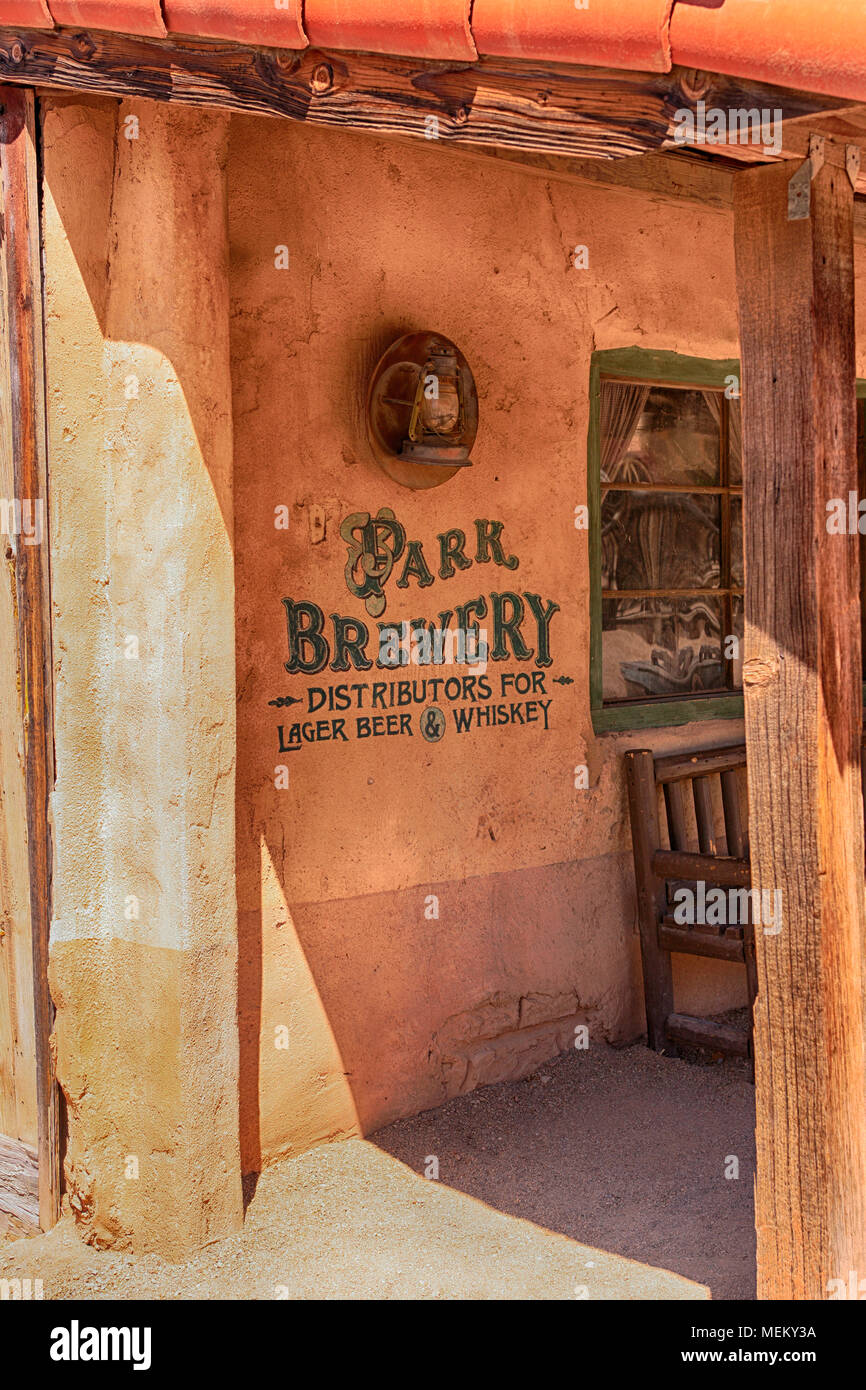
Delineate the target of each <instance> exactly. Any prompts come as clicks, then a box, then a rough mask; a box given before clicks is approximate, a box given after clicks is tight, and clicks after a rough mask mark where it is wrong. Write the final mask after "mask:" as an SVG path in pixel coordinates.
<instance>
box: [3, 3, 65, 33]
mask: <svg viewBox="0 0 866 1390" xmlns="http://www.w3.org/2000/svg"><path fill="white" fill-rule="evenodd" d="M0 22H2V23H3V24H20V25H21V26H22V27H23V28H25V29H53V28H54V25H53V22H52V19H51V14H50V12H49V9H48V6H47V5H46V4H45V0H3V3H2V5H0Z"/></svg>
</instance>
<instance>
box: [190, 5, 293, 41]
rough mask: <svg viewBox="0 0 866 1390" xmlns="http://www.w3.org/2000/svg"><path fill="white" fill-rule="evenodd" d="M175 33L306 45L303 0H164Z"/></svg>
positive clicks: (231, 39) (203, 37) (198, 36)
mask: <svg viewBox="0 0 866 1390" xmlns="http://www.w3.org/2000/svg"><path fill="white" fill-rule="evenodd" d="M163 9H164V11H165V22H166V25H167V27H168V30H169V32H170V33H172V34H190V35H194V36H195V37H196V38H202V39H229V40H230V41H232V42H234V43H248V44H263V45H264V46H266V47H268V48H306V46H307V37H306V34H305V33H304V23H303V0H280V3H279V4H278V3H277V0H163Z"/></svg>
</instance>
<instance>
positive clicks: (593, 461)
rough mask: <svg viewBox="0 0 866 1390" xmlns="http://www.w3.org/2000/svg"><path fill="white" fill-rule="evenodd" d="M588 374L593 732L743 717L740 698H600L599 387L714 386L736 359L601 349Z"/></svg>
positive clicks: (733, 370) (736, 372)
mask: <svg viewBox="0 0 866 1390" xmlns="http://www.w3.org/2000/svg"><path fill="white" fill-rule="evenodd" d="M589 371H590V376H589V438H588V440H587V502H588V509H589V601H590V629H589V694H590V707H591V711H592V726H593V729H594V730H595V732H596V733H597V734H600V733H615V732H619V731H622V730H626V729H661V728H666V727H670V726H671V725H674V724H690V723H692V722H693V721H694V720H698V719H702V720H704V719H742V717H743V697H742V695H690V696H688V697H687V698H686V699H678V700H651V701H650V700H647V701H646V702H645V703H641V702H640V701H635V703H634V704H622V705H605V704H604V701H603V699H602V629H601V383H602V378H603V377H609V378H612V379H616V378H633V377H637V378H638V380H644V381H660V382H670V384H671V385H672V386H715V387H716V388H718V389H722V390H723V389H724V387H725V378H726V377H730V376H735V377H737V379H739V376H740V363H739V359H738V358H736V357H727V358H723V359H711V358H706V357H683V356H682V355H681V354H680V353H678V352H655V351H652V350H648V349H646V348H638V347H630V348H606V349H603V350H601V351H599V352H594V353H593V354H592V362H591V364H590V369H589Z"/></svg>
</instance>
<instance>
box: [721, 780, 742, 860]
mask: <svg viewBox="0 0 866 1390" xmlns="http://www.w3.org/2000/svg"><path fill="white" fill-rule="evenodd" d="M720 781H721V784H722V811H723V812H724V817H725V840H726V842H727V849H728V854H729V855H731V856H732V857H733V858H734V859H747V858H748V852H747V839H746V834H745V831H744V830H743V817H742V813H741V808H740V784H739V781H738V780H737V774H736V771H734V770H733V769H730V768H729V769H727V770H726V771H725V772H723V773H722V774H721V777H720Z"/></svg>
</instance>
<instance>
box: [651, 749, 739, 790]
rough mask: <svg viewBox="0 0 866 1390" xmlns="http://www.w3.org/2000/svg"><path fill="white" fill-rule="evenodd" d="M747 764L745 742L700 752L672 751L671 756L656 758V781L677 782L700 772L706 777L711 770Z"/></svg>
mask: <svg viewBox="0 0 866 1390" xmlns="http://www.w3.org/2000/svg"><path fill="white" fill-rule="evenodd" d="M745 765H746V745H745V744H744V743H734V744H730V745H729V746H728V747H726V748H707V749H703V750H702V751H701V752H699V753H672V754H671V755H670V757H666V758H656V781H657V782H676V781H681V780H682V779H683V778H685V777H694V776H695V775H696V774H698V773H699V774H700V775H701V776H704V777H706V776H708V775H709V774H710V773H711V772H726V771H728V770H729V769H730V768H735V767H745Z"/></svg>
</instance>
